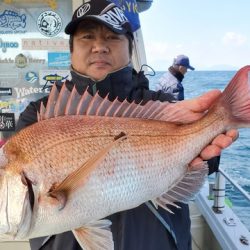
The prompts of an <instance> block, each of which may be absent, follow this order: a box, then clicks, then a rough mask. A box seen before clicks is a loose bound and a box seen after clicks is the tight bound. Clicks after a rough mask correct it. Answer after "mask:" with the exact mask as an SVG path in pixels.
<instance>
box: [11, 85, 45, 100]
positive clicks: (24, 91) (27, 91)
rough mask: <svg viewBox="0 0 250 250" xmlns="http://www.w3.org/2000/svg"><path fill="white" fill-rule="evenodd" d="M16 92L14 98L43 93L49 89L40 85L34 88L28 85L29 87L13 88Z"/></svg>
mask: <svg viewBox="0 0 250 250" xmlns="http://www.w3.org/2000/svg"><path fill="white" fill-rule="evenodd" d="M14 90H15V92H16V98H22V97H24V96H28V95H32V94H44V93H49V89H43V88H42V87H40V88H34V87H29V88H14Z"/></svg>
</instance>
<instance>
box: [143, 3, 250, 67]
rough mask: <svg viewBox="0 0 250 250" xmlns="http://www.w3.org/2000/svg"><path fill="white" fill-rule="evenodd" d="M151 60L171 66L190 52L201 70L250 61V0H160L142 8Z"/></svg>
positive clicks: (148, 52) (161, 65) (148, 53)
mask: <svg viewBox="0 0 250 250" xmlns="http://www.w3.org/2000/svg"><path fill="white" fill-rule="evenodd" d="M140 22H141V29H142V33H143V38H144V44H145V49H146V55H147V63H148V65H150V66H151V67H153V68H154V69H155V70H163V71H164V70H166V69H167V68H168V67H169V66H170V65H171V64H172V62H173V58H174V57H175V56H176V55H179V54H185V55H187V56H188V57H189V59H190V64H191V65H192V66H193V67H195V69H196V70H230V69H233V70H236V69H239V68H241V67H242V66H245V65H247V64H250V1H249V0H207V1H200V0H188V1H187V0H180V1H175V0H154V1H153V3H152V5H151V8H150V9H148V10H147V11H145V12H142V13H140Z"/></svg>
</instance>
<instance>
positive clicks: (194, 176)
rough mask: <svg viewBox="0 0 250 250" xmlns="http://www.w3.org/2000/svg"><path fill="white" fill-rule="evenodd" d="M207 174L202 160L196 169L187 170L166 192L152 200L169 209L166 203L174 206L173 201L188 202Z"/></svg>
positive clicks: (206, 168) (205, 164)
mask: <svg viewBox="0 0 250 250" xmlns="http://www.w3.org/2000/svg"><path fill="white" fill-rule="evenodd" d="M207 174H208V165H207V162H202V163H201V164H200V166H197V168H196V170H188V171H187V173H186V174H185V176H184V177H183V178H182V179H181V180H180V181H178V182H177V183H176V184H175V185H173V186H172V187H171V188H170V189H169V190H168V191H167V192H166V193H164V194H163V195H161V196H160V197H158V198H156V200H155V201H154V202H155V203H156V204H157V205H158V206H160V207H162V208H164V209H165V210H167V211H169V210H171V209H170V208H169V207H167V206H168V205H172V206H176V205H175V204H174V203H175V202H183V203H188V202H189V201H190V200H192V199H194V197H195V195H196V194H197V193H198V192H199V190H200V189H201V187H202V186H203V184H204V182H205V180H206V176H207Z"/></svg>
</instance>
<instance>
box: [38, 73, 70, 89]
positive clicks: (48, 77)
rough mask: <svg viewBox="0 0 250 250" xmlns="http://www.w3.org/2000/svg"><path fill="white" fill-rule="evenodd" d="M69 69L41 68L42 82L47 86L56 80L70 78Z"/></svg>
mask: <svg viewBox="0 0 250 250" xmlns="http://www.w3.org/2000/svg"><path fill="white" fill-rule="evenodd" d="M70 78H71V76H70V71H69V70H40V72H39V79H40V84H41V85H43V86H44V87H45V86H50V85H53V84H54V83H55V82H58V83H61V82H64V81H66V80H70Z"/></svg>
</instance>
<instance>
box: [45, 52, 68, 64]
mask: <svg viewBox="0 0 250 250" xmlns="http://www.w3.org/2000/svg"><path fill="white" fill-rule="evenodd" d="M48 66H49V67H61V68H68V67H69V66H70V53H69V52H48Z"/></svg>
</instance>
